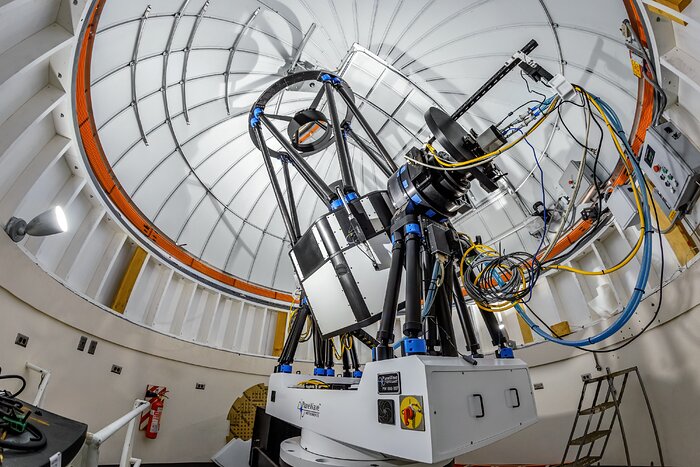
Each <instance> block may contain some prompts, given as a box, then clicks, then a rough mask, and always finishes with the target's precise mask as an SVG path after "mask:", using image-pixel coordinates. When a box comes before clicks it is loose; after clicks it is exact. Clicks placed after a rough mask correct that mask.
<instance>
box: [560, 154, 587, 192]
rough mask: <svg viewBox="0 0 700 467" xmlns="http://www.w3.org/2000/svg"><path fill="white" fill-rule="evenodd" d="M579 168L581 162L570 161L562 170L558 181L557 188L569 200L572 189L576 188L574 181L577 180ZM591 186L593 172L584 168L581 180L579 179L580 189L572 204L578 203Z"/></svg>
mask: <svg viewBox="0 0 700 467" xmlns="http://www.w3.org/2000/svg"><path fill="white" fill-rule="evenodd" d="M579 167H581V161H571V162H569V165H567V166H566V169H564V173H563V174H562V176H561V178H560V179H559V186H561V188H562V189H563V190H564V193H566V196H568V197H569V198H571V196H572V195H573V194H574V188H576V180H577V179H578V170H579ZM592 186H593V170H592V169H591V168H590V167H588V166H586V167H585V168H584V169H583V178H581V188H579V190H578V197H577V198H578V199H576V200H575V201H574V202H578V201H580V200H581V198H583V196H584V195H585V194H586V193H587V192H588V190H590V189H591V187H592Z"/></svg>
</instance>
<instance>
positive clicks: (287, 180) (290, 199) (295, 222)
mask: <svg viewBox="0 0 700 467" xmlns="http://www.w3.org/2000/svg"><path fill="white" fill-rule="evenodd" d="M282 173H283V174H284V184H285V186H286V188H287V204H288V208H289V214H290V217H291V221H292V227H293V228H294V235H295V237H296V239H295V243H296V241H298V240H299V238H301V228H300V227H299V216H297V206H296V203H295V202H294V190H293V189H292V179H291V177H290V176H289V162H287V159H282Z"/></svg>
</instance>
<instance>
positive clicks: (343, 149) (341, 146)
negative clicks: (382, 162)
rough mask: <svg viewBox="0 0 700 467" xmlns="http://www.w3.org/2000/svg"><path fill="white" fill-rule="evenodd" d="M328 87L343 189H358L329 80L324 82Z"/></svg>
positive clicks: (329, 105) (351, 190)
mask: <svg viewBox="0 0 700 467" xmlns="http://www.w3.org/2000/svg"><path fill="white" fill-rule="evenodd" d="M323 87H324V88H326V100H327V101H328V111H329V112H330V114H331V124H332V125H333V138H335V147H336V148H337V149H338V165H339V166H340V177H341V179H342V181H343V191H345V192H346V193H348V192H355V191H357V189H356V186H357V183H356V182H355V173H354V172H353V171H352V165H351V163H350V154H348V143H347V141H345V136H344V135H343V130H342V129H341V127H340V121H339V120H338V106H337V105H336V103H335V96H334V95H333V85H332V84H331V83H329V82H325V83H323Z"/></svg>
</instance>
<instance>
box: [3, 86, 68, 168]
mask: <svg viewBox="0 0 700 467" xmlns="http://www.w3.org/2000/svg"><path fill="white" fill-rule="evenodd" d="M65 97H66V94H65V93H64V92H63V91H60V90H59V89H56V88H55V87H53V86H46V87H45V88H44V89H42V90H41V91H39V92H38V93H37V94H36V95H34V97H32V98H31V99H29V100H28V101H27V102H26V103H25V104H24V105H23V106H22V107H20V108H19V110H17V112H15V113H14V114H13V115H12V116H11V117H10V118H8V119H7V120H6V121H5V123H3V124H2V125H0V170H2V169H3V161H4V160H5V158H6V156H7V154H8V153H9V152H10V151H11V150H12V148H13V147H14V145H15V144H17V141H18V140H20V139H21V138H22V136H23V135H24V134H25V133H26V132H27V131H28V130H29V129H30V128H31V127H32V125H34V124H36V123H37V122H38V121H40V120H41V119H43V118H44V117H46V116H47V115H49V113H51V111H52V110H53V109H54V108H56V106H57V105H58V104H59V103H61V102H62V101H63V100H64V99H65Z"/></svg>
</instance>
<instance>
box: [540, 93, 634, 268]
mask: <svg viewBox="0 0 700 467" xmlns="http://www.w3.org/2000/svg"><path fill="white" fill-rule="evenodd" d="M577 90H579V91H581V92H583V93H585V94H586V97H587V98H588V101H589V102H590V103H591V104H593V105H594V106H595V108H596V109H597V110H598V113H599V114H600V116H601V117H603V120H604V121H605V125H606V126H607V127H608V131H609V132H610V135H611V136H612V139H613V142H614V143H615V148H616V149H617V152H618V153H619V154H620V157H621V158H622V161H623V162H624V165H625V170H627V174H628V175H629V177H630V185H631V187H632V193H633V194H634V202H635V204H636V205H637V211H638V212H639V219H640V222H639V238H638V239H637V243H636V244H635V246H634V248H633V249H632V251H631V252H630V253H629V254H628V255H627V257H626V258H624V259H623V260H622V261H620V262H619V263H617V264H616V265H615V266H612V267H610V268H607V269H603V270H600V271H584V270H582V269H578V268H573V267H571V266H563V265H552V266H548V267H547V268H546V269H559V270H563V271H569V272H574V273H576V274H582V275H585V276H602V275H605V274H610V273H612V272H615V271H617V270H619V269H621V268H623V267H624V266H626V265H627V264H628V263H629V262H630V261H631V260H632V258H634V257H635V256H636V255H637V252H639V249H640V248H641V246H642V243H643V241H644V232H645V231H646V229H645V225H644V216H643V215H642V203H641V200H640V197H639V192H638V190H637V186H636V185H635V184H634V181H633V179H632V173H631V172H630V168H629V164H630V162H629V160H628V159H627V155H626V154H625V151H624V150H623V149H622V146H620V142H619V141H618V140H617V135H616V134H615V130H614V129H613V127H612V125H611V124H610V121H609V120H608V118H607V116H606V115H605V113H604V112H603V109H601V108H600V106H599V105H598V103H597V102H596V101H595V99H593V98H592V97H591V95H590V94H588V93H587V92H586V91H584V90H583V89H581V88H579V87H578V86H577ZM642 183H643V182H642Z"/></svg>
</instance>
